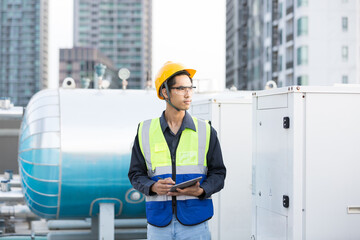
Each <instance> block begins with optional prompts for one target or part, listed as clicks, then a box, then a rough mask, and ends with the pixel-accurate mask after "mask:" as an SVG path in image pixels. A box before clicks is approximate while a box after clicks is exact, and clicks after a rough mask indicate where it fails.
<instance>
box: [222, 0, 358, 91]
mask: <svg viewBox="0 0 360 240" xmlns="http://www.w3.org/2000/svg"><path fill="white" fill-rule="evenodd" d="M247 3H248V10H249V15H248V17H247V19H248V20H247V21H248V30H249V31H248V32H249V33H248V55H247V56H248V59H247V61H246V62H247V72H248V74H247V80H246V81H244V80H243V79H242V78H239V77H238V81H239V83H238V84H237V85H236V86H237V87H239V86H242V85H244V84H245V83H246V85H247V89H263V88H264V86H265V84H266V82H267V81H270V80H274V81H275V82H276V83H277V84H278V86H280V87H281V86H289V85H333V84H336V83H360V74H359V71H360V66H359V65H360V58H359V55H358V53H359V50H360V39H359V37H360V25H359V23H360V17H359V14H358V13H359V12H360V3H359V1H356V0H338V1H328V0H264V1H259V0H248V1H247ZM227 41H228V39H227ZM237 50H238V51H239V49H237ZM235 51H236V50H235ZM227 58H233V57H232V56H231V55H229V54H227ZM227 61H230V60H227ZM240 65H241V63H240ZM227 71H228V69H227ZM229 81H232V80H231V79H230V78H229ZM243 81H244V82H243ZM234 83H235V84H236V81H234ZM227 84H228V83H227Z"/></svg>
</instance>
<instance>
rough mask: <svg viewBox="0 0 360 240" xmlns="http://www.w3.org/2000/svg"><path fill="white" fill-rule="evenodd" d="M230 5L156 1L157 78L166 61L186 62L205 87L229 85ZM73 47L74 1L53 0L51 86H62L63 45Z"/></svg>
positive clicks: (216, 0) (205, 0) (220, 0)
mask: <svg viewBox="0 0 360 240" xmlns="http://www.w3.org/2000/svg"><path fill="white" fill-rule="evenodd" d="M225 4H226V3H225V0H153V56H152V60H153V61H152V65H153V69H152V71H153V74H152V75H153V76H152V77H153V79H154V77H155V74H156V73H157V71H158V70H159V69H160V68H161V66H162V65H163V64H164V63H165V62H167V61H173V62H181V63H183V64H185V65H186V66H187V67H189V68H193V69H196V70H197V73H196V75H195V78H194V79H195V81H196V82H197V84H199V87H200V88H203V89H208V90H212V91H219V90H222V89H223V88H224V85H225V38H226V35H225ZM71 47H73V0H61V1H58V0H49V61H50V62H49V71H50V74H49V78H50V81H49V87H50V88H55V87H57V86H58V79H59V70H58V67H59V48H71ZM129 80H130V81H131V76H130V79H129Z"/></svg>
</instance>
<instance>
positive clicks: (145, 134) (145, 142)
mask: <svg viewBox="0 0 360 240" xmlns="http://www.w3.org/2000/svg"><path fill="white" fill-rule="evenodd" d="M150 124H151V119H149V120H146V121H144V123H143V126H142V132H141V141H142V147H143V151H144V155H145V156H144V157H145V161H146V164H147V167H148V174H149V173H151V169H152V165H151V150H150V136H149V132H150ZM149 176H150V174H149ZM150 177H151V176H150Z"/></svg>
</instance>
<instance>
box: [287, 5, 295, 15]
mask: <svg viewBox="0 0 360 240" xmlns="http://www.w3.org/2000/svg"><path fill="white" fill-rule="evenodd" d="M293 12H294V5H291V6H288V7H287V8H286V15H288V14H290V13H293Z"/></svg>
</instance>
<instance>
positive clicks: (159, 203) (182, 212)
mask: <svg viewBox="0 0 360 240" xmlns="http://www.w3.org/2000/svg"><path fill="white" fill-rule="evenodd" d="M192 119H193V121H194V124H195V128H196V131H194V130H192V129H188V128H185V129H184V130H183V132H182V133H181V137H180V140H179V144H178V147H177V149H176V154H175V158H174V159H172V157H171V153H170V150H169V147H168V145H167V142H166V140H165V137H164V134H163V132H162V129H161V125H160V118H155V119H150V120H147V121H144V122H141V123H140V125H139V129H138V138H139V145H140V149H141V152H142V154H143V156H144V158H145V162H146V166H147V170H148V176H149V177H150V178H151V179H152V180H154V181H158V179H159V178H168V177H172V175H173V169H175V171H176V173H175V174H176V179H173V180H174V181H176V183H177V184H178V183H182V182H184V181H187V180H190V179H193V178H195V177H199V176H202V177H203V178H202V181H204V180H205V179H206V174H207V161H206V155H207V152H208V149H209V142H210V130H211V127H210V124H209V123H208V122H206V121H204V120H201V119H197V118H195V117H192ZM172 164H175V166H176V167H174V168H173V167H172ZM202 181H201V182H200V183H202ZM173 209H174V211H175V214H176V217H177V219H178V221H179V222H180V223H182V224H183V225H196V224H199V223H201V222H204V221H206V220H208V219H210V218H211V217H212V216H213V212H214V210H213V204H212V200H211V198H208V199H203V200H200V199H199V198H198V197H193V196H177V197H176V206H174V207H173V205H172V197H171V196H167V195H154V196H146V217H147V220H148V222H149V223H150V224H152V225H154V226H158V227H164V226H167V225H168V224H170V222H171V220H172V214H173Z"/></svg>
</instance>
